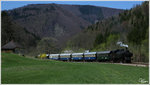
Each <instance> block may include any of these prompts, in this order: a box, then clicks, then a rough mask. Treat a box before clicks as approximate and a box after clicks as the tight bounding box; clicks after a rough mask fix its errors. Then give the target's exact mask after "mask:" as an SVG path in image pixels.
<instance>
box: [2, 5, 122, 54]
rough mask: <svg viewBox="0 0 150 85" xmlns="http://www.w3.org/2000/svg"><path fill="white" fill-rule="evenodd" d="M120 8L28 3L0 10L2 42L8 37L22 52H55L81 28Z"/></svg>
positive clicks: (59, 50) (115, 12)
mask: <svg viewBox="0 0 150 85" xmlns="http://www.w3.org/2000/svg"><path fill="white" fill-rule="evenodd" d="M122 11H123V10H120V9H113V8H105V7H96V6H90V5H59V4H30V5H27V6H24V7H19V8H15V9H13V10H7V11H6V10H5V11H2V45H4V44H6V43H8V42H9V41H11V40H14V41H15V42H18V43H19V44H21V45H22V46H23V48H25V49H24V52H25V53H26V54H33V55H38V54H40V53H59V52H61V51H62V49H63V48H65V46H66V42H67V41H68V40H69V39H71V38H72V36H74V35H76V34H78V33H79V32H80V31H81V30H83V29H84V28H86V27H88V26H89V25H91V24H93V23H95V22H96V21H97V20H103V19H106V18H108V17H111V16H117V15H118V14H119V13H120V12H122Z"/></svg>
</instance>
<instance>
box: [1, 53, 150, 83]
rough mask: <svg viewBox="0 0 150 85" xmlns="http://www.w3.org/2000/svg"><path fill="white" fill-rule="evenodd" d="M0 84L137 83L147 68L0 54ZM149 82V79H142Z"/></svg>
mask: <svg viewBox="0 0 150 85" xmlns="http://www.w3.org/2000/svg"><path fill="white" fill-rule="evenodd" d="M1 57H2V58H1V83H2V84H140V83H141V82H139V79H142V80H143V81H148V80H149V70H148V67H136V66H125V65H119V64H102V63H91V62H90V63H84V62H83V63H82V62H81V63H79V62H62V61H54V60H46V59H34V58H28V57H23V56H19V55H16V54H11V53H2V54H1ZM145 83H149V82H145Z"/></svg>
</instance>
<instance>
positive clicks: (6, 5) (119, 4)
mask: <svg viewBox="0 0 150 85" xmlns="http://www.w3.org/2000/svg"><path fill="white" fill-rule="evenodd" d="M142 2H143V1H1V9H2V10H11V9H14V8H18V7H22V6H25V5H28V4H48V3H56V4H69V5H95V6H102V7H110V8H117V9H130V8H132V7H134V6H135V5H137V4H141V3H142Z"/></svg>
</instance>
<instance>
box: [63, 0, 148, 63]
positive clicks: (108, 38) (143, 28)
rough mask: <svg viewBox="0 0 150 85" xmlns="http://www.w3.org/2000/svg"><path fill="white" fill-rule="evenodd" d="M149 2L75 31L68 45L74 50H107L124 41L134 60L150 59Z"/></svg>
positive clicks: (145, 60) (143, 60) (116, 47)
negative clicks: (149, 54)
mask: <svg viewBox="0 0 150 85" xmlns="http://www.w3.org/2000/svg"><path fill="white" fill-rule="evenodd" d="M148 36H149V2H143V3H142V5H137V6H136V7H134V8H132V9H130V10H125V11H124V12H123V13H120V14H119V16H112V17H110V18H108V19H104V20H101V21H99V22H97V23H96V24H93V25H91V26H88V27H87V28H86V29H84V30H83V31H82V32H80V33H78V34H77V35H75V36H74V37H73V38H72V39H71V40H70V41H69V42H68V46H67V48H66V49H73V50H74V51H84V50H91V51H104V50H113V49H118V48H121V47H119V46H117V45H116V43H117V42H118V41H122V42H123V43H125V44H128V45H129V48H128V49H129V50H130V51H131V52H133V54H134V55H133V59H134V61H138V62H148V59H149V58H148V57H149V56H148V50H149V49H148V47H149V42H148V41H149V40H148V39H149V38H148ZM79 49H80V50H79Z"/></svg>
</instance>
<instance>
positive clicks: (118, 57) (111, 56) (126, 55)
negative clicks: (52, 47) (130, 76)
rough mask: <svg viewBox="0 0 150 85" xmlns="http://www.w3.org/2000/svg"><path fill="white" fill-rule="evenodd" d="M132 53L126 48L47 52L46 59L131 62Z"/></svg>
mask: <svg viewBox="0 0 150 85" xmlns="http://www.w3.org/2000/svg"><path fill="white" fill-rule="evenodd" d="M132 55H133V54H132V53H131V52H129V50H128V49H127V48H126V49H117V50H112V51H101V52H86V53H66V54H47V58H48V59H52V60H61V61H99V62H118V63H120V62H122V63H131V57H132Z"/></svg>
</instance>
